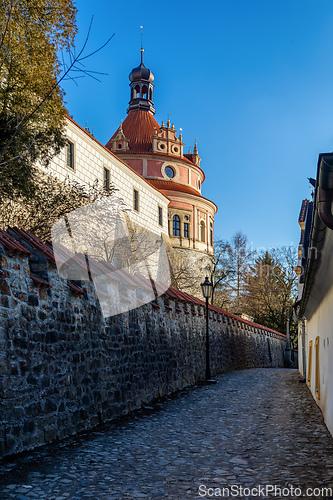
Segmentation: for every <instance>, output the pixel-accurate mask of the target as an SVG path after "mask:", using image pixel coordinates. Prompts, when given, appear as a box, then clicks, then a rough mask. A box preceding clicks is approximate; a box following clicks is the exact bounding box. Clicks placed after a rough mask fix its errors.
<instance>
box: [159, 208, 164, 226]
mask: <svg viewBox="0 0 333 500" xmlns="http://www.w3.org/2000/svg"><path fill="white" fill-rule="evenodd" d="M158 225H159V226H161V227H163V208H162V207H160V206H159V207H158Z"/></svg>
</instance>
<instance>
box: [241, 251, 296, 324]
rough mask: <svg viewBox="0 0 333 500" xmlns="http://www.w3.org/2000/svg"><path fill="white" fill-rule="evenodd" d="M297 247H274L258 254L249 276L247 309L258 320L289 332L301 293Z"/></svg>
mask: <svg viewBox="0 0 333 500" xmlns="http://www.w3.org/2000/svg"><path fill="white" fill-rule="evenodd" d="M295 263H296V250H295V249H294V248H293V247H280V248H277V249H271V250H270V252H268V251H267V252H264V253H263V254H261V255H260V256H258V257H257V258H256V260H255V262H254V263H253V265H252V266H250V268H249V272H248V273H247V276H246V294H245V297H244V298H245V300H244V312H246V313H247V314H249V315H250V316H252V317H253V318H254V320H255V321H256V322H257V323H260V324H264V325H267V326H269V327H270V328H273V329H274V330H278V331H280V332H282V333H286V323H287V318H289V319H292V315H291V311H292V306H293V304H294V302H295V299H296V293H297V290H296V288H297V276H296V274H295V272H294V266H295Z"/></svg>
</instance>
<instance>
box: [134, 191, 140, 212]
mask: <svg viewBox="0 0 333 500" xmlns="http://www.w3.org/2000/svg"><path fill="white" fill-rule="evenodd" d="M133 208H134V210H135V211H136V212H138V211H139V191H137V190H136V189H134V190H133Z"/></svg>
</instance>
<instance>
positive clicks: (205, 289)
mask: <svg viewBox="0 0 333 500" xmlns="http://www.w3.org/2000/svg"><path fill="white" fill-rule="evenodd" d="M200 286H201V289H202V294H203V296H204V297H205V299H206V380H210V377H211V375H210V366H209V330H208V319H209V318H208V299H209V297H210V296H211V293H212V289H213V285H212V284H211V282H210V281H209V279H208V276H206V279H205V281H204V282H203V283H201V285H200Z"/></svg>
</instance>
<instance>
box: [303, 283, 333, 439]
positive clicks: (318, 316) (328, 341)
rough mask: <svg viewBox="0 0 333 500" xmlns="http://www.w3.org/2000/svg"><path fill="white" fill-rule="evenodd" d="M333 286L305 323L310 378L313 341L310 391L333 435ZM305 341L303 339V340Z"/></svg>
mask: <svg viewBox="0 0 333 500" xmlns="http://www.w3.org/2000/svg"><path fill="white" fill-rule="evenodd" d="M332 304H333V286H331V288H330V289H329V290H328V292H327V293H326V295H325V296H324V297H323V299H322V300H321V302H320V304H319V305H318V307H317V309H316V311H315V312H314V314H313V315H312V317H311V319H310V320H308V321H306V323H305V331H306V335H305V348H306V366H307V377H308V366H309V343H310V341H311V340H312V363H311V382H310V384H308V385H309V389H310V390H311V393H312V395H313V397H314V399H315V401H316V402H317V404H318V406H319V407H320V408H321V410H322V412H323V415H324V418H325V422H326V425H327V427H328V429H329V431H330V432H331V434H333V358H332V356H333V307H332ZM317 336H319V379H320V398H318V397H317V396H316V391H315V370H316V357H315V344H316V337H317ZM302 340H303V339H302Z"/></svg>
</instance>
